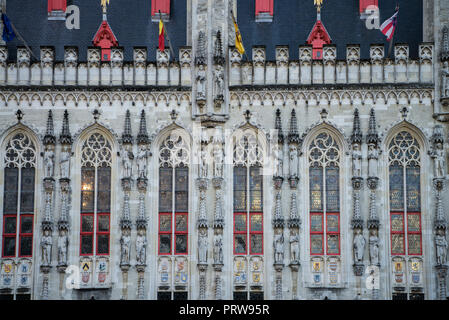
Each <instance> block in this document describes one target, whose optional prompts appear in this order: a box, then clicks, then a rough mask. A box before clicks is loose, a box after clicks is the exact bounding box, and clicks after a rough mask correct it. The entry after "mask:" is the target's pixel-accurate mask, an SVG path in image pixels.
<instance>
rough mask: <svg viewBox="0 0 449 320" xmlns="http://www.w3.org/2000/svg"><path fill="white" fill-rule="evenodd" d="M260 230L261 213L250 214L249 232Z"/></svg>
mask: <svg viewBox="0 0 449 320" xmlns="http://www.w3.org/2000/svg"><path fill="white" fill-rule="evenodd" d="M257 231H262V214H252V215H251V232H257Z"/></svg>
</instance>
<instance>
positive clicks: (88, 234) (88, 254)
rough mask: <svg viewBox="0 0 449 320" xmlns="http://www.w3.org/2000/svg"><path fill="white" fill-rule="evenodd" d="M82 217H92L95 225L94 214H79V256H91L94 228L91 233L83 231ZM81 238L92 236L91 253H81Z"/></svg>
mask: <svg viewBox="0 0 449 320" xmlns="http://www.w3.org/2000/svg"><path fill="white" fill-rule="evenodd" d="M83 216H92V221H93V222H94V223H95V214H94V213H93V212H90V213H81V215H80V219H81V220H80V256H91V255H93V254H94V238H95V235H94V228H95V226H93V227H92V231H83ZM83 236H92V252H91V253H83V252H82V249H81V246H82V238H83Z"/></svg>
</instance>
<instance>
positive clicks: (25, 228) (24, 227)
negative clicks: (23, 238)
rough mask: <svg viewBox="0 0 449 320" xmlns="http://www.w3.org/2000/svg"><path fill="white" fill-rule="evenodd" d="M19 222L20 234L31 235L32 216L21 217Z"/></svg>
mask: <svg viewBox="0 0 449 320" xmlns="http://www.w3.org/2000/svg"><path fill="white" fill-rule="evenodd" d="M20 221H21V225H20V233H33V216H22V217H21V218H20Z"/></svg>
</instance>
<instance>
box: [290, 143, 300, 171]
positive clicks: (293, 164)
mask: <svg viewBox="0 0 449 320" xmlns="http://www.w3.org/2000/svg"><path fill="white" fill-rule="evenodd" d="M289 149H290V176H291V177H297V176H298V148H297V147H296V146H295V145H291V146H290V148H289Z"/></svg>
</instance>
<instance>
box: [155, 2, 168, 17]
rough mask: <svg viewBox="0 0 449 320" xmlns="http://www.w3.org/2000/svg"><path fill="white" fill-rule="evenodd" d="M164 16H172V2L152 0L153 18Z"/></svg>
mask: <svg viewBox="0 0 449 320" xmlns="http://www.w3.org/2000/svg"><path fill="white" fill-rule="evenodd" d="M159 10H160V11H161V13H162V15H166V16H170V0H151V16H153V17H158V18H159Z"/></svg>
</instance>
